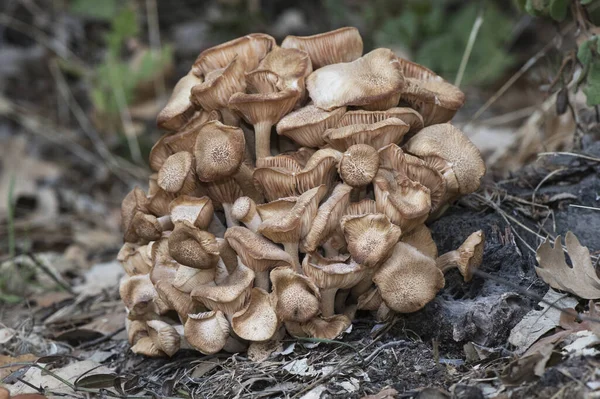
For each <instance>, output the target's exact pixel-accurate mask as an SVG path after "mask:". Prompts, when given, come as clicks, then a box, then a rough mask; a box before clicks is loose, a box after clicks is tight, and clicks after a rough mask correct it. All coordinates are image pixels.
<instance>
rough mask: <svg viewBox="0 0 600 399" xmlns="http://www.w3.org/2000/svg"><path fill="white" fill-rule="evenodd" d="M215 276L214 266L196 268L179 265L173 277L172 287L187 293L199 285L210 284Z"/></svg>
mask: <svg viewBox="0 0 600 399" xmlns="http://www.w3.org/2000/svg"><path fill="white" fill-rule="evenodd" d="M215 277H216V267H214V268H211V269H196V268H193V267H189V266H185V265H179V266H178V267H177V271H176V272H175V278H174V279H173V287H175V288H177V289H178V290H180V291H181V292H185V293H187V294H189V293H190V292H192V290H193V289H194V288H196V287H197V286H199V285H206V284H211V283H212V282H213V281H214V280H215Z"/></svg>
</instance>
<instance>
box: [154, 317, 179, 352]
mask: <svg viewBox="0 0 600 399" xmlns="http://www.w3.org/2000/svg"><path fill="white" fill-rule="evenodd" d="M146 325H147V326H148V334H149V336H150V338H151V339H152V342H154V345H156V347H157V348H158V349H160V350H161V351H163V352H165V353H166V354H167V356H169V357H171V356H173V355H174V354H175V353H176V352H177V351H178V350H179V345H180V344H181V338H180V337H179V333H178V332H177V330H176V329H175V327H173V326H172V325H170V324H169V323H166V322H164V321H162V320H148V321H147V322H146Z"/></svg>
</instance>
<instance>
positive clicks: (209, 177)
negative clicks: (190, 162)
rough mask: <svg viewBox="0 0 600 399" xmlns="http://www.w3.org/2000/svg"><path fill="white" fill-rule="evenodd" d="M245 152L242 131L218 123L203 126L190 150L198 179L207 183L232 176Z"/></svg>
mask: <svg viewBox="0 0 600 399" xmlns="http://www.w3.org/2000/svg"><path fill="white" fill-rule="evenodd" d="M245 150H246V140H245V139H244V132H243V131H242V129H240V128H239V127H234V126H227V125H224V124H222V123H221V122H219V121H212V122H207V123H205V124H204V125H203V126H202V127H201V128H200V130H199V132H198V136H197V138H196V145H195V147H194V156H195V157H196V174H197V176H198V179H200V181H203V182H211V181H214V180H218V179H222V178H224V177H229V176H232V175H233V174H235V173H236V172H237V171H238V169H239V168H240V165H241V164H242V162H243V161H244V156H245Z"/></svg>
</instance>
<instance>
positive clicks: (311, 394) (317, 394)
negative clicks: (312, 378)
mask: <svg viewBox="0 0 600 399" xmlns="http://www.w3.org/2000/svg"><path fill="white" fill-rule="evenodd" d="M326 390H327V388H326V387H325V385H317V386H316V387H314V388H313V389H311V390H310V391H308V392H307V393H305V394H304V395H302V396H301V397H300V399H321V396H322V395H323V393H324V392H325V391H326Z"/></svg>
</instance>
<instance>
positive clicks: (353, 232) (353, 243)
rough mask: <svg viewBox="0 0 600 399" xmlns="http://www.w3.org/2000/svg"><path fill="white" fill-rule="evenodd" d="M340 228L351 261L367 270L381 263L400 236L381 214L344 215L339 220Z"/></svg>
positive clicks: (396, 229)
mask: <svg viewBox="0 0 600 399" xmlns="http://www.w3.org/2000/svg"><path fill="white" fill-rule="evenodd" d="M341 226H342V231H343V232H344V237H346V242H347V243H348V252H350V254H351V255H352V259H354V260H355V261H356V262H358V263H359V264H361V265H363V266H365V267H367V268H374V267H377V266H379V265H380V264H381V263H383V262H384V261H385V260H386V259H387V258H388V257H389V255H390V254H391V252H392V248H393V247H394V245H395V244H396V243H397V242H398V240H399V239H400V234H401V230H400V228H399V227H398V226H396V225H394V224H392V223H391V222H390V221H389V219H388V218H387V217H386V216H385V215H383V214H381V213H377V214H372V215H358V216H350V215H346V216H344V217H343V218H342V220H341Z"/></svg>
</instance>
